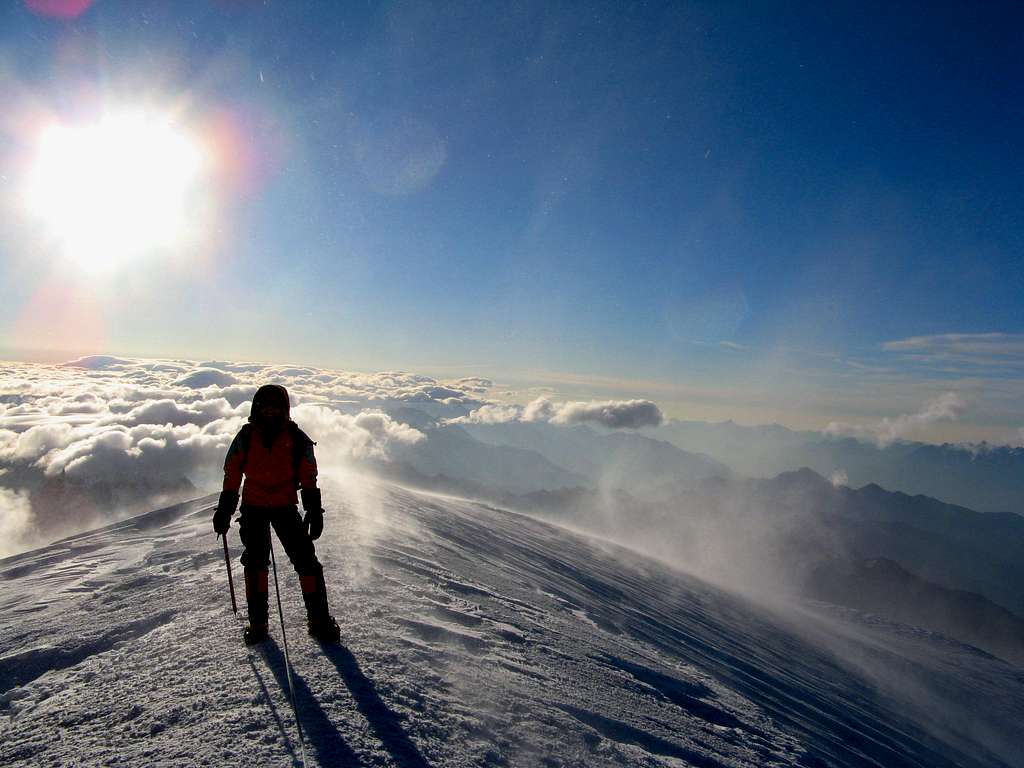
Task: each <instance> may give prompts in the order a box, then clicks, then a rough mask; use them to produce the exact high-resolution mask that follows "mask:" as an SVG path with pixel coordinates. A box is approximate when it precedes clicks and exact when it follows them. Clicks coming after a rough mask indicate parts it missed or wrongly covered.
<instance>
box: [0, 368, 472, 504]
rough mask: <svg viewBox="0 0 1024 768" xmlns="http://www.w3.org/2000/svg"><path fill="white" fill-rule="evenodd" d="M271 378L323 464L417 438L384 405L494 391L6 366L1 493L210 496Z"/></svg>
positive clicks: (468, 382)
mask: <svg viewBox="0 0 1024 768" xmlns="http://www.w3.org/2000/svg"><path fill="white" fill-rule="evenodd" d="M271 381H272V382H277V383H281V384H284V385H285V386H286V387H287V388H288V390H289V392H290V393H291V395H292V402H293V403H295V404H296V405H295V407H294V408H293V411H292V414H293V418H295V419H296V421H298V422H299V423H300V425H301V426H302V427H303V428H304V429H305V430H306V431H307V432H308V433H309V434H310V435H311V436H312V437H313V439H314V440H317V441H318V443H319V445H318V448H317V454H318V457H319V458H321V460H325V459H326V460H330V461H334V460H337V461H342V460H344V461H351V460H360V459H375V460H381V459H387V457H388V456H389V455H390V453H391V449H392V448H393V447H394V446H396V445H407V444H410V443H413V442H416V441H418V440H422V439H423V437H424V436H423V434H422V433H420V432H418V431H417V430H415V429H413V428H411V427H409V426H407V425H405V424H402V423H400V422H396V421H394V420H393V419H392V418H391V417H390V416H388V415H387V413H386V412H385V411H384V410H383V409H384V408H386V407H388V406H389V405H394V404H404V403H424V404H430V405H431V406H432V407H434V408H437V409H440V413H441V414H442V416H443V415H452V416H455V415H460V414H461V413H464V412H465V409H466V407H467V406H469V407H476V406H480V405H482V404H483V401H481V400H480V399H479V395H480V393H481V392H483V391H484V390H486V389H487V388H489V387H490V386H491V382H490V381H488V380H487V379H479V378H466V379H458V380H454V381H444V382H442V381H438V380H436V379H434V378H431V377H429V376H420V375H415V374H410V373H405V372H401V371H385V372H381V373H372V374H368V373H354V372H347V371H328V370H322V369H316V368H310V367H306V366H288V365H267V364H262V363H229V362H221V361H206V362H204V363H201V364H198V363H190V362H189V361H184V360H143V359H130V358H120V357H110V356H98V355H97V356H90V357H85V358H79V359H78V360H73V361H71V362H70V363H65V364H63V365H35V364H20V363H3V364H0V486H6V487H7V488H14V487H15V484H16V483H17V482H28V481H27V480H26V478H29V479H31V478H32V477H33V476H37V477H38V478H43V477H45V478H61V477H63V478H68V479H69V480H75V481H81V482H90V483H110V484H112V485H117V484H119V483H120V484H125V483H127V484H136V485H137V486H140V487H146V486H147V485H152V486H154V487H165V486H167V485H168V484H170V485H173V484H174V482H176V481H180V480H181V478H185V479H187V480H188V481H190V482H191V483H193V484H195V485H196V486H198V487H199V488H200V489H201V490H215V488H216V482H217V481H218V480H219V476H220V472H221V466H222V463H223V459H224V454H225V452H226V451H227V447H228V445H229V444H230V441H231V439H232V438H233V437H234V435H235V434H236V432H237V431H238V429H239V428H240V427H241V425H242V424H243V423H245V419H246V417H247V416H248V415H249V408H250V404H251V400H252V396H253V394H254V393H255V391H256V389H257V387H258V386H260V385H261V384H264V383H267V382H271ZM446 409H450V410H447V413H446ZM8 468H11V469H13V470H16V471H12V472H10V473H6V469H8ZM33 473H35V475H33ZM36 482H37V485H38V483H39V482H42V480H37V481H36ZM19 498H20V497H19ZM18 503H19V504H20V501H19V502H18Z"/></svg>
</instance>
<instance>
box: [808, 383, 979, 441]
mask: <svg viewBox="0 0 1024 768" xmlns="http://www.w3.org/2000/svg"><path fill="white" fill-rule="evenodd" d="M965 407H966V403H965V402H964V401H963V399H962V398H961V397H960V396H959V395H958V394H957V393H956V392H946V393H944V394H942V395H940V396H939V397H936V398H935V399H933V400H930V401H929V402H928V403H926V404H925V406H924V408H922V409H921V410H920V411H918V412H917V413H912V414H903V415H900V416H897V417H896V418H893V419H890V418H888V417H886V418H883V419H882V420H881V421H878V422H876V423H874V424H849V423H846V422H840V421H833V422H830V423H829V424H828V425H827V426H826V427H825V429H824V430H823V432H824V433H825V434H826V435H832V436H836V437H838V436H848V437H859V438H866V439H870V440H874V441H875V442H876V443H877V444H878V446H879V447H881V448H885V447H886V446H888V445H891V444H892V443H894V442H896V441H897V440H899V439H901V438H903V437H906V436H907V435H909V434H912V433H913V432H914V431H915V430H917V429H920V428H921V427H925V426H927V425H929V424H934V423H936V422H939V421H956V420H957V419H958V418H959V417H960V414H961V413H962V412H963V410H964V408H965Z"/></svg>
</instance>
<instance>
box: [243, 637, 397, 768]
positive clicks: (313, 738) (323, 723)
mask: <svg viewBox="0 0 1024 768" xmlns="http://www.w3.org/2000/svg"><path fill="white" fill-rule="evenodd" d="M257 648H258V652H259V654H260V655H261V656H262V657H263V658H264V660H265V661H266V662H267V666H268V667H270V671H271V672H273V673H274V677H275V678H276V679H277V684H278V685H279V686H280V687H281V690H282V691H284V692H285V695H287V693H288V670H287V668H286V667H285V660H284V653H283V652H282V651H281V648H280V647H279V646H278V644H277V643H276V642H275V641H274V640H273V638H269V639H267V640H266V641H265V642H263V643H261V644H260V645H259V646H257ZM253 671H254V672H256V675H257V679H259V682H260V685H263V680H262V678H260V677H259V671H258V670H257V669H256V667H255V665H254V666H253ZM292 682H293V683H294V684H295V707H296V708H297V709H298V710H299V718H300V720H301V722H302V733H303V735H304V736H305V740H306V743H307V744H309V745H310V746H311V747H312V748H313V749H314V750H315V751H316V756H317V761H318V762H319V763H320V765H331V766H340V768H359V766H361V765H362V763H361V762H359V758H358V757H357V756H356V753H355V752H353V751H352V747H350V746H349V745H348V743H347V742H346V741H345V739H344V738H342V736H341V733H339V732H338V729H337V728H336V727H335V725H334V723H332V722H331V719H330V718H329V717H328V716H327V714H326V713H325V712H324V710H323V708H322V707H321V706H320V702H318V701H317V700H316V697H315V696H314V695H313V693H312V692H311V691H310V690H309V686H308V685H306V681H305V680H303V679H302V677H300V676H299V675H298V674H296V673H295V670H294V669H293V670H292ZM263 693H264V695H265V696H266V697H267V701H268V702H270V695H269V694H268V693H267V690H266V687H265V686H264V688H263ZM271 708H272V709H273V704H271ZM273 715H274V718H275V719H276V720H277V724H278V727H279V728H280V729H281V731H282V733H284V731H285V729H284V726H283V724H282V722H281V719H280V717H279V716H278V714H277V712H276V710H275V711H274V712H273ZM288 719H289V720H290V719H291V718H288ZM285 735H286V746H288V747H289V751H291V753H292V759H293V762H294V763H295V764H296V765H298V764H299V761H298V760H297V756H296V754H295V751H296V747H295V746H294V742H292V740H291V739H288V738H287V734H285ZM400 764H401V763H400Z"/></svg>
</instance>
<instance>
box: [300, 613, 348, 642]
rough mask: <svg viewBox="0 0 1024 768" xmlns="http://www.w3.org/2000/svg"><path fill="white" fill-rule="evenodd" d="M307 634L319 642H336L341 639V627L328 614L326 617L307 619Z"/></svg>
mask: <svg viewBox="0 0 1024 768" xmlns="http://www.w3.org/2000/svg"><path fill="white" fill-rule="evenodd" d="M307 624H308V625H309V634H310V636H311V637H313V638H316V639H317V640H319V641H320V642H321V643H336V642H338V641H339V640H341V627H339V626H338V622H336V621H335V620H334V617H333V616H331V615H330V614H328V615H327V617H326V618H321V619H312V618H311V619H309V620H308V622H307Z"/></svg>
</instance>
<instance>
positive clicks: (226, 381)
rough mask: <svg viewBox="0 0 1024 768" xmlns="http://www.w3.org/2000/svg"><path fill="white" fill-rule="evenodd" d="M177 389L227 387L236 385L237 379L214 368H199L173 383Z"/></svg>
mask: <svg viewBox="0 0 1024 768" xmlns="http://www.w3.org/2000/svg"><path fill="white" fill-rule="evenodd" d="M174 383H175V384H176V385H178V386H179V387H190V388H191V389H205V388H206V387H227V386H230V385H231V384H237V383H238V379H237V378H236V377H235V376H233V375H232V374H230V373H225V372H224V371H218V370H217V369H216V368H199V369H197V370H195V371H192V373H190V374H188V375H187V376H182V377H181V378H180V379H178V380H177V381H175V382H174Z"/></svg>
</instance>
